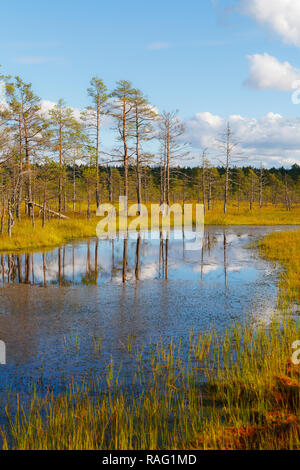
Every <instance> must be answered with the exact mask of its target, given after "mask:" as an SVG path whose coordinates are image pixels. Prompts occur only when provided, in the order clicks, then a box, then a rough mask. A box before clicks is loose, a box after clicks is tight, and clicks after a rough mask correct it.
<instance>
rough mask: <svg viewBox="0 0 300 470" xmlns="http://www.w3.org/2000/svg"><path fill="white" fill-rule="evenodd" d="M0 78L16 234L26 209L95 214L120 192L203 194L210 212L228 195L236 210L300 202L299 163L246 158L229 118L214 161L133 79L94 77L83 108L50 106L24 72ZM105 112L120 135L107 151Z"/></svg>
mask: <svg viewBox="0 0 300 470" xmlns="http://www.w3.org/2000/svg"><path fill="white" fill-rule="evenodd" d="M0 79H1V82H2V85H3V95H4V96H3V99H2V101H1V105H0V208H1V209H0V210H1V216H0V218H1V221H0V233H1V234H3V233H6V234H8V236H9V237H10V236H11V234H12V229H13V226H14V225H15V222H16V221H20V220H21V218H22V217H26V218H27V219H28V218H29V219H30V220H31V222H32V225H33V226H34V225H35V218H36V217H39V218H40V219H41V220H42V226H43V227H44V226H45V224H46V222H47V220H48V219H50V218H52V217H58V218H59V219H61V218H65V217H66V215H65V214H70V213H71V214H72V213H73V214H77V215H78V214H80V215H82V216H85V217H87V218H90V217H91V214H92V213H93V212H94V213H95V212H96V208H97V207H98V206H99V204H100V203H102V202H104V201H105V202H107V201H109V202H112V203H116V202H117V201H118V197H119V196H120V195H125V196H127V197H128V199H129V200H130V201H137V202H138V203H139V204H140V203H146V204H147V203H151V202H160V203H161V204H162V203H167V204H171V203H173V202H182V203H184V202H186V201H198V202H202V203H203V204H204V206H205V210H206V213H208V212H209V211H211V212H213V211H214V209H215V207H216V206H217V207H220V204H221V205H222V212H224V214H226V213H227V210H228V205H229V204H232V206H233V207H235V208H236V209H237V210H238V211H239V209H240V207H241V206H242V207H243V208H245V207H248V209H249V211H252V210H253V209H254V208H260V209H262V208H263V207H267V206H268V205H270V206H271V207H275V208H276V207H277V206H278V205H280V206H283V207H284V208H285V210H287V211H290V210H291V209H292V208H293V206H294V205H297V204H298V203H299V199H300V167H299V166H298V165H296V164H295V165H293V166H292V168H291V169H284V168H279V169H276V168H271V169H266V168H263V166H261V167H260V168H253V167H250V166H247V167H246V166H245V165H243V161H240V160H239V155H238V148H239V147H240V146H242V142H239V143H237V142H236V138H235V135H234V133H233V131H232V129H231V126H230V123H229V122H228V125H227V127H226V129H224V133H223V135H221V136H220V138H219V141H218V144H219V149H220V151H219V158H218V162H219V163H218V165H217V166H216V165H215V164H213V163H212V159H210V156H209V151H207V150H206V149H204V150H202V151H201V152H199V155H198V156H197V155H196V156H195V152H193V151H192V150H191V147H190V144H189V142H187V141H186V139H185V129H184V124H183V122H182V121H181V119H180V118H179V114H178V111H163V112H161V113H159V112H158V111H157V109H156V108H155V107H154V106H153V105H152V104H151V103H150V102H149V101H148V99H147V98H146V96H145V95H144V93H143V92H142V91H140V90H138V89H136V88H134V87H133V85H132V84H131V82H129V81H125V80H121V81H119V82H117V84H116V87H115V88H114V89H113V90H112V91H109V90H108V89H107V87H106V86H105V84H104V82H103V80H102V79H100V78H98V77H94V78H92V80H91V81H90V86H89V87H88V89H87V96H88V98H89V102H90V105H89V106H88V107H87V108H86V109H84V110H83V111H82V112H81V113H80V114H79V115H78V113H76V111H75V110H74V109H72V108H71V107H68V106H67V104H66V103H65V102H64V100H62V99H60V100H59V101H58V103H57V104H53V106H51V107H50V108H49V109H47V110H45V108H44V107H43V102H42V100H41V99H40V98H39V97H38V96H37V95H36V94H35V93H34V91H33V89H32V85H31V83H25V82H24V81H23V80H22V79H21V78H20V77H18V76H17V77H11V76H6V75H1V77H0ZM107 122H109V125H110V127H111V131H112V134H111V135H112V142H111V149H110V150H109V151H104V149H103V145H102V140H103V139H102V133H103V127H104V125H106V126H107ZM244 160H245V157H244ZM187 161H188V162H189V165H188V164H187ZM191 162H192V164H191ZM220 162H221V163H220ZM237 162H239V164H238V163H237Z"/></svg>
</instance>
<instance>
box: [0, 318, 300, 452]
mask: <svg viewBox="0 0 300 470" xmlns="http://www.w3.org/2000/svg"><path fill="white" fill-rule="evenodd" d="M296 338H300V328H299V326H297V323H296V322H295V321H293V320H292V319H286V320H285V321H284V322H283V324H280V323H279V322H278V321H274V322H272V324H271V325H269V326H266V325H255V324H252V325H251V324H248V325H236V326H234V327H233V328H231V329H229V330H228V331H226V332H225V333H224V334H217V333H216V332H212V331H211V332H207V333H203V334H201V335H199V336H194V335H193V334H191V336H190V346H189V353H188V356H185V355H184V354H183V351H182V349H181V345H180V344H174V343H173V342H172V341H171V342H170V344H169V345H168V346H166V345H164V344H163V343H160V344H158V345H157V347H156V349H155V351H154V352H153V353H152V355H151V356H150V357H149V358H148V359H144V360H143V361H141V355H142V351H139V350H135V351H132V349H131V348H130V347H128V348H127V352H128V355H129V356H130V357H131V358H133V359H134V361H133V363H134V366H133V367H134V372H135V374H134V380H133V383H132V384H131V385H130V388H128V387H127V386H125V385H124V384H122V383H121V382H120V379H119V372H115V370H114V364H113V362H111V363H110V365H109V367H108V369H107V373H106V374H105V375H104V376H101V377H95V376H94V377H92V376H91V377H90V378H89V379H87V378H86V379H84V380H83V381H82V383H81V384H80V385H76V384H75V383H74V382H73V383H70V385H69V388H68V391H67V392H66V393H63V394H61V395H59V396H54V395H53V393H52V392H48V393H47V394H46V395H44V396H42V395H39V394H37V393H36V392H35V393H34V394H33V396H32V398H31V401H30V403H29V405H27V406H26V405H25V404H24V403H22V401H21V399H20V397H17V398H16V401H17V404H18V405H17V410H16V412H15V413H14V414H12V413H11V412H9V409H13V406H12V405H13V404H12V403H7V406H6V410H7V416H8V423H9V424H8V425H6V426H3V427H2V429H1V433H0V435H1V445H2V448H3V449H33V450H34V449H58V450H62V449H76V450H80V449H100V450H101V449H119V450H124V449H150V450H151V449H152V450H156V449H195V448H196V449H299V448H300V433H299V429H300V428H299V422H300V421H299V420H300V407H299V398H300V397H299V375H298V374H299V368H298V369H297V368H296V367H294V368H293V367H292V366H291V365H290V363H289V362H288V360H287V359H288V358H289V357H290V356H291V354H292V349H291V345H292V343H293V342H294V341H295V339H296ZM11 400H12V398H10V401H11Z"/></svg>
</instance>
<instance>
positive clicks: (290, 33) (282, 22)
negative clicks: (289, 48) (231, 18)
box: [240, 0, 300, 46]
mask: <svg viewBox="0 0 300 470" xmlns="http://www.w3.org/2000/svg"><path fill="white" fill-rule="evenodd" d="M240 5H241V7H242V10H243V12H244V13H246V14H248V15H250V16H251V17H252V18H253V19H254V20H255V21H256V22H257V23H260V24H262V25H265V26H267V27H268V28H269V29H270V30H271V31H272V32H275V33H276V34H277V35H279V36H280V37H281V38H282V39H283V40H284V41H285V42H286V43H288V44H294V45H295V46H300V2H299V0H265V1H263V0H240Z"/></svg>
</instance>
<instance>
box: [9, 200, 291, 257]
mask: <svg viewBox="0 0 300 470" xmlns="http://www.w3.org/2000/svg"><path fill="white" fill-rule="evenodd" d="M147 207H148V209H149V214H150V205H149V204H148V205H147ZM91 211H92V215H91V218H90V219H87V217H86V215H85V214H86V213H84V212H81V213H80V214H78V213H75V214H74V213H73V212H72V211H71V210H69V211H68V212H67V214H66V215H67V216H68V217H69V219H68V220H61V221H58V220H57V219H51V220H50V221H47V222H46V226H45V228H42V222H41V219H39V218H37V217H36V221H35V227H34V228H33V227H32V224H31V221H30V220H28V218H25V217H24V218H23V220H22V221H21V222H16V223H15V225H14V227H13V233H12V237H11V238H10V237H9V236H8V235H7V234H6V233H4V234H2V235H0V251H19V250H37V249H42V248H46V247H52V246H57V245H60V244H63V243H66V242H69V241H70V240H73V239H81V238H88V237H93V236H96V226H97V224H98V222H99V221H100V218H99V217H96V216H95V206H94V205H92V206H91ZM130 220H133V218H130ZM150 221H151V217H150V215H149V224H150ZM205 224H206V225H297V224H300V206H295V207H294V208H293V209H292V210H291V211H286V210H285V208H284V206H283V205H278V206H276V207H275V206H272V205H269V206H267V207H263V208H262V209H260V208H259V207H254V209H253V210H252V211H250V210H249V207H248V205H247V204H242V205H241V207H240V210H238V208H237V205H236V204H235V203H231V204H229V206H228V213H227V214H226V215H224V214H223V206H222V202H218V203H215V207H214V209H213V210H211V211H207V212H206V216H205Z"/></svg>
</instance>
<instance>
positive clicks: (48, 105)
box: [41, 100, 81, 121]
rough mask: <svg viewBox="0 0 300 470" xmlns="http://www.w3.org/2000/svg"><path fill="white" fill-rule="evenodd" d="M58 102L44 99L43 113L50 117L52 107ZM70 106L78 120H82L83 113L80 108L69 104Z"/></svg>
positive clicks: (42, 103)
mask: <svg viewBox="0 0 300 470" xmlns="http://www.w3.org/2000/svg"><path fill="white" fill-rule="evenodd" d="M56 104H57V103H55V101H49V100H42V101H41V113H42V114H43V115H44V116H45V117H48V113H49V111H50V110H51V109H53V108H54V106H55V105H56ZM68 107H69V108H70V109H72V111H73V114H74V117H75V119H77V120H78V121H80V115H81V111H80V109H78V108H72V107H71V106H68Z"/></svg>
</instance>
